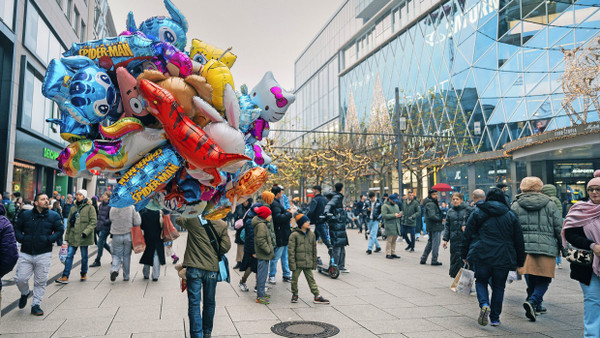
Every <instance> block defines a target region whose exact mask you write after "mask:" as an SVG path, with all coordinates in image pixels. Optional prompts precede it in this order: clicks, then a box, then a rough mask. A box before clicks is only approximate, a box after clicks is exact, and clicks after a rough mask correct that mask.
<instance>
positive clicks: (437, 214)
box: [423, 197, 444, 232]
mask: <svg viewBox="0 0 600 338" xmlns="http://www.w3.org/2000/svg"><path fill="white" fill-rule="evenodd" d="M423 208H424V209H425V225H426V226H427V232H441V231H444V225H443V224H442V210H440V205H439V203H438V201H437V200H434V199H431V198H429V197H426V198H425V199H424V200H423Z"/></svg>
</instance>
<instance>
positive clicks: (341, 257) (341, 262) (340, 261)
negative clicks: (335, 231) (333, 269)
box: [331, 246, 346, 270]
mask: <svg viewBox="0 0 600 338" xmlns="http://www.w3.org/2000/svg"><path fill="white" fill-rule="evenodd" d="M331 255H332V256H333V260H334V261H335V264H337V266H338V268H340V270H343V269H344V268H345V267H346V247H343V246H334V247H333V251H332V253H331Z"/></svg>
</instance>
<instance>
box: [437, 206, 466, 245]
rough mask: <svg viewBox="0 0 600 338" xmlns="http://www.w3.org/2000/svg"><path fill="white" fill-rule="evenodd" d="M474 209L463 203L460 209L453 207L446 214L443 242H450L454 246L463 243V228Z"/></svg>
mask: <svg viewBox="0 0 600 338" xmlns="http://www.w3.org/2000/svg"><path fill="white" fill-rule="evenodd" d="M471 212H472V208H471V207H470V206H468V205H467V203H465V202H463V203H461V204H460V205H459V206H458V207H455V206H452V207H451V208H450V209H448V214H446V224H444V235H443V240H444V241H446V242H448V241H450V242H451V243H452V245H453V246H456V245H460V242H461V241H462V235H463V231H462V227H463V226H466V225H467V220H468V219H469V215H471Z"/></svg>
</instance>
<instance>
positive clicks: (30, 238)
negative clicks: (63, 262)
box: [15, 208, 93, 255]
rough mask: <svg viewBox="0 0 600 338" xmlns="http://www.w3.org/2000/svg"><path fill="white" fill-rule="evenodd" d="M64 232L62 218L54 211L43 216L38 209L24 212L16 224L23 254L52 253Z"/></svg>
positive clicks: (17, 236)
mask: <svg viewBox="0 0 600 338" xmlns="http://www.w3.org/2000/svg"><path fill="white" fill-rule="evenodd" d="M92 209H93V208H92ZM92 230H93V229H92ZM63 231H64V227H63V222H62V218H61V217H60V215H59V214H57V213H55V212H54V211H52V210H44V211H42V213H41V214H40V213H39V212H38V211H37V209H36V208H33V209H30V210H23V211H22V212H21V214H20V215H19V217H18V218H17V223H16V224H15V237H16V239H17V242H19V243H21V244H22V245H21V252H23V253H26V254H29V255H39V254H43V253H46V252H52V243H54V242H56V241H58V240H59V239H61V238H62V235H63ZM92 240H93V237H92Z"/></svg>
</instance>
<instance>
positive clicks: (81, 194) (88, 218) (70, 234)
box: [55, 189, 98, 284]
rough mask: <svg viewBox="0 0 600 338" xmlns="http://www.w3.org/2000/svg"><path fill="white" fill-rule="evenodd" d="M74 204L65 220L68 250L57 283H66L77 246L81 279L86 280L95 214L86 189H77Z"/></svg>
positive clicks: (92, 241)
mask: <svg viewBox="0 0 600 338" xmlns="http://www.w3.org/2000/svg"><path fill="white" fill-rule="evenodd" d="M75 201H76V202H75V205H74V206H73V207H72V208H71V211H70V212H69V218H68V221H67V232H66V234H65V240H66V241H67V242H68V243H69V252H68V254H67V260H66V261H65V269H64V270H63V273H62V277H60V278H59V279H57V280H56V281H55V282H56V283H59V284H68V283H69V275H70V274H71V268H72V267H73V258H74V256H75V253H76V252H77V248H80V249H81V273H80V275H81V279H80V280H81V281H82V282H83V281H85V280H87V271H88V246H90V245H94V230H95V229H96V223H97V221H98V220H97V214H96V209H95V208H94V207H93V206H92V201H91V200H88V199H87V191H86V190H83V189H81V190H79V191H78V192H77V194H75Z"/></svg>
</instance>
